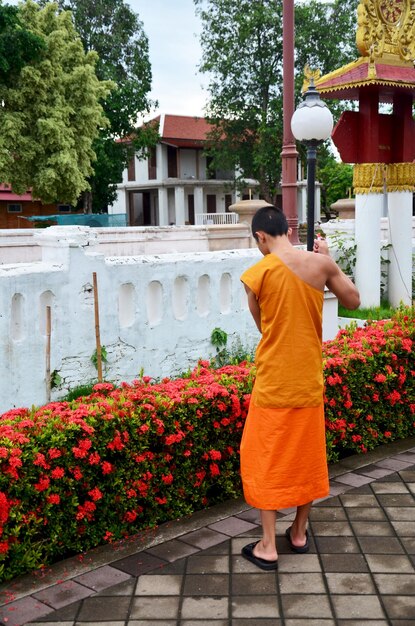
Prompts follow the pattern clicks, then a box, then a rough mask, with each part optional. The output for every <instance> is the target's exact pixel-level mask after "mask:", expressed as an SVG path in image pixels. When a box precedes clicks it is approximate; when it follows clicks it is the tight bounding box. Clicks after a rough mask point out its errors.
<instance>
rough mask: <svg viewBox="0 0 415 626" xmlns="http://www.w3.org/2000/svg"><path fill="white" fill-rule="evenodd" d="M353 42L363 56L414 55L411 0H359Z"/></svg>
mask: <svg viewBox="0 0 415 626" xmlns="http://www.w3.org/2000/svg"><path fill="white" fill-rule="evenodd" d="M357 25H358V28H357V32H356V44H357V47H358V49H359V52H360V53H361V54H362V56H364V57H368V56H372V55H373V56H374V58H376V59H379V58H381V57H388V56H389V57H390V56H395V57H398V58H399V59H401V60H402V61H412V60H413V59H415V1H414V0H361V2H360V4H359V6H358V8H357Z"/></svg>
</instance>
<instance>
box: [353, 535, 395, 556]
mask: <svg viewBox="0 0 415 626" xmlns="http://www.w3.org/2000/svg"><path fill="white" fill-rule="evenodd" d="M359 543H360V545H361V547H362V551H363V553H364V554H403V548H402V546H401V544H400V543H399V540H398V539H396V537H359Z"/></svg>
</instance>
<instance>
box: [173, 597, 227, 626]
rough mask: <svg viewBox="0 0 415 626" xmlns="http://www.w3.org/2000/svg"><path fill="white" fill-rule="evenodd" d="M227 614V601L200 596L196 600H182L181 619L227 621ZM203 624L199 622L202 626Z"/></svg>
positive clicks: (224, 598) (225, 598)
mask: <svg viewBox="0 0 415 626" xmlns="http://www.w3.org/2000/svg"><path fill="white" fill-rule="evenodd" d="M228 613H229V599H228V598H227V597H223V598H209V597H206V596H205V597H204V596H200V597H198V598H184V599H183V604H182V611H181V617H182V619H200V620H205V619H206V618H208V619H210V620H214V619H227V618H228ZM202 623H203V622H201V624H202Z"/></svg>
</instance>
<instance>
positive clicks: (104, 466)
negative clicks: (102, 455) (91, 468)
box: [101, 461, 114, 476]
mask: <svg viewBox="0 0 415 626" xmlns="http://www.w3.org/2000/svg"><path fill="white" fill-rule="evenodd" d="M101 469H102V473H103V474H104V476H105V475H106V474H111V472H112V471H113V470H114V468H113V466H112V465H111V463H108V461H104V462H103V463H102V465H101Z"/></svg>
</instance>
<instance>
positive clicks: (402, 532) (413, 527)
mask: <svg viewBox="0 0 415 626" xmlns="http://www.w3.org/2000/svg"><path fill="white" fill-rule="evenodd" d="M391 524H392V526H393V527H394V529H395V532H396V534H397V535H399V537H401V538H402V537H415V524H414V522H395V521H394V520H391Z"/></svg>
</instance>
